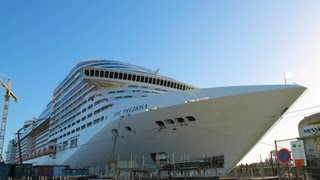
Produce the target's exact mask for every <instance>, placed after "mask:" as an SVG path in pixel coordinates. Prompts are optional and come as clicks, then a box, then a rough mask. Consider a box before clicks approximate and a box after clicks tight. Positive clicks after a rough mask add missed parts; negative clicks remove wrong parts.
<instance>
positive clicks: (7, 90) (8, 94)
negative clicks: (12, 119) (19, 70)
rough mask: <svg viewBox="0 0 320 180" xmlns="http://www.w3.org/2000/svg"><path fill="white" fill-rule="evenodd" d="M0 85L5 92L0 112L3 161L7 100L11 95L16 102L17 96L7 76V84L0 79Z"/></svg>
mask: <svg viewBox="0 0 320 180" xmlns="http://www.w3.org/2000/svg"><path fill="white" fill-rule="evenodd" d="M0 83H1V85H2V86H3V87H4V89H5V90H6V94H5V95H4V104H3V113H2V121H1V127H0V158H1V159H0V161H1V162H4V160H3V158H2V151H3V143H4V135H5V132H6V124H7V118H8V108H9V100H10V97H12V98H13V99H14V100H15V101H16V102H17V101H18V100H19V98H18V97H17V96H16V95H15V94H14V93H13V92H12V91H11V79H10V78H8V84H6V83H5V82H4V81H3V80H1V79H0Z"/></svg>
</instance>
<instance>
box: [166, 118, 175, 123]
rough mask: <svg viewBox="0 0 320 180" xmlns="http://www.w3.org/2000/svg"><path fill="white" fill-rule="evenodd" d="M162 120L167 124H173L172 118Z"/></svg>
mask: <svg viewBox="0 0 320 180" xmlns="http://www.w3.org/2000/svg"><path fill="white" fill-rule="evenodd" d="M164 122H165V123H167V124H174V121H173V120H172V119H166V120H164Z"/></svg>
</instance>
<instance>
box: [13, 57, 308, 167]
mask: <svg viewBox="0 0 320 180" xmlns="http://www.w3.org/2000/svg"><path fill="white" fill-rule="evenodd" d="M199 78H201V77H199ZM305 90H306V88H305V87H303V86H300V85H256V86H233V87H213V88H198V87H195V86H192V85H189V84H187V83H184V82H180V81H177V80H174V79H172V78H169V77H166V76H163V75H160V74H159V73H158V71H153V70H149V69H147V68H143V67H140V66H136V65H132V64H129V63H123V62H118V61H113V60H86V61H81V62H79V63H78V64H77V65H75V66H74V68H73V69H72V70H71V72H70V73H69V74H68V75H67V77H66V78H65V79H64V80H63V81H62V82H60V83H59V84H58V86H57V87H56V88H55V89H54V91H53V96H52V101H51V102H49V103H48V105H47V107H46V108H45V110H44V111H43V112H42V113H41V114H40V116H39V117H38V118H35V119H33V120H29V121H26V122H25V124H24V126H23V127H22V128H21V129H20V130H19V131H20V133H19V134H20V136H19V139H18V142H19V143H18V144H19V146H20V148H16V149H15V150H16V151H19V152H17V153H16V158H15V159H14V160H13V161H19V160H21V161H23V162H24V163H33V164H34V165H70V166H71V167H74V168H89V167H101V169H104V167H105V165H106V164H107V162H108V161H111V160H130V159H131V160H132V159H133V160H135V161H137V163H138V164H139V166H144V165H146V164H158V163H163V162H179V161H186V160H192V159H197V158H199V157H211V158H213V159H214V158H216V160H219V163H218V164H217V166H218V168H219V169H221V170H229V169H231V168H232V167H234V166H235V165H236V164H237V163H238V162H239V161H240V160H241V159H242V157H243V156H244V155H246V153H247V152H248V151H249V150H250V149H251V148H252V147H253V146H254V145H255V144H256V143H257V142H258V141H259V140H260V139H261V138H262V137H263V135H264V134H266V133H267V131H268V130H269V129H270V128H271V127H272V126H273V125H274V124H275V123H276V122H277V121H278V120H279V119H281V117H282V116H283V115H284V114H285V113H286V112H287V110H288V109H289V108H290V107H291V106H292V105H293V104H294V103H295V101H296V100H297V99H298V98H299V97H300V96H301V95H302V94H303V92H304V91H305ZM17 149H19V150H17Z"/></svg>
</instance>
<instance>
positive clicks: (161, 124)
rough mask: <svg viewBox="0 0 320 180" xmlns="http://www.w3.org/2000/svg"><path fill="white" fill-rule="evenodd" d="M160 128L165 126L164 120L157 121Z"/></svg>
mask: <svg viewBox="0 0 320 180" xmlns="http://www.w3.org/2000/svg"><path fill="white" fill-rule="evenodd" d="M155 123H156V124H157V125H158V126H159V127H160V128H165V125H164V123H163V122H162V121H156V122H155Z"/></svg>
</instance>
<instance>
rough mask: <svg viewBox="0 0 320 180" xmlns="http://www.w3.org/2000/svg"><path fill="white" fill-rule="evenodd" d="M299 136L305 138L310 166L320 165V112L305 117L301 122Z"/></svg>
mask: <svg viewBox="0 0 320 180" xmlns="http://www.w3.org/2000/svg"><path fill="white" fill-rule="evenodd" d="M298 128H299V137H300V138H301V139H303V140H304V146H305V153H306V159H307V165H308V166H320V113H316V114H313V115H311V116H308V117H305V118H304V119H303V120H302V121H301V122H300V123H299V126H298Z"/></svg>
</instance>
